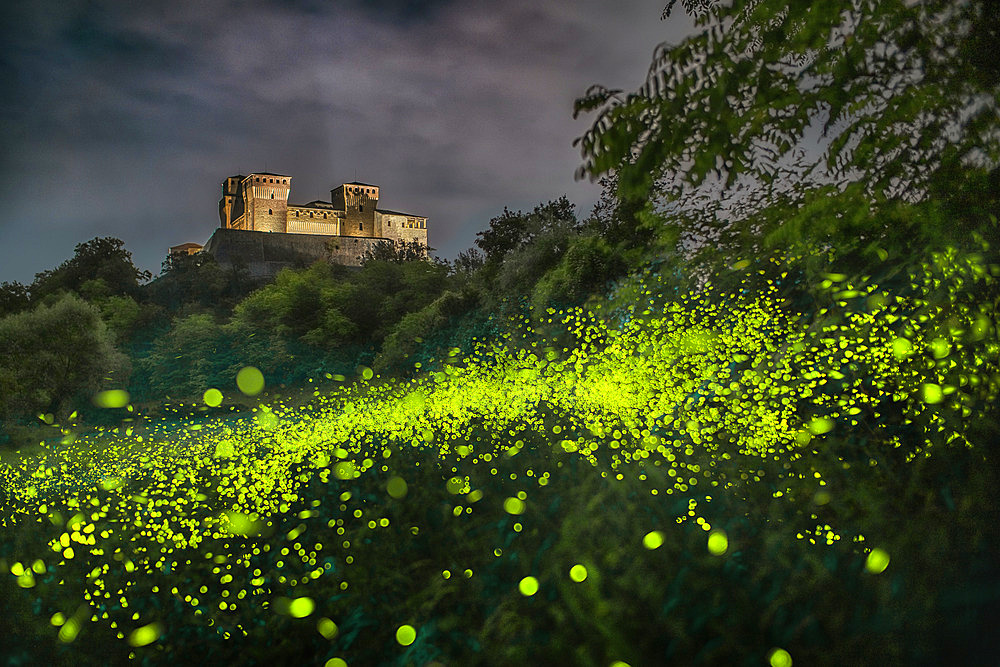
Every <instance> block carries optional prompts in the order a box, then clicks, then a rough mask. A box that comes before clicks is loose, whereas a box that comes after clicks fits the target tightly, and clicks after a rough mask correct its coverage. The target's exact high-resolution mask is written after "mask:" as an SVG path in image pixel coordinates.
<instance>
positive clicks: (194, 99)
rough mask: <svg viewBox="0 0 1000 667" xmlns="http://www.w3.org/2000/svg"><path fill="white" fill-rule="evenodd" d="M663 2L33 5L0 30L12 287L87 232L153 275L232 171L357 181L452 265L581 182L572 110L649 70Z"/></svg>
mask: <svg viewBox="0 0 1000 667" xmlns="http://www.w3.org/2000/svg"><path fill="white" fill-rule="evenodd" d="M662 9H663V0H625V1H623V2H608V1H606V0H558V1H554V2H542V1H540V0H509V1H508V0H488V1H481V0H461V1H449V0H410V1H408V0H354V1H343V0H270V1H267V0H255V1H254V2H244V1H242V0H198V1H197V2H196V1H192V0H183V1H179V2H148V1H145V0H140V1H137V0H120V1H102V0H90V1H88V0H42V1H37V0H36V1H33V0H25V1H23V2H17V3H13V4H12V5H11V6H7V7H5V10H4V14H5V16H4V20H3V22H2V26H0V58H2V61H0V65H2V71H3V72H4V77H3V83H0V86H2V87H3V89H4V90H3V94H2V95H0V133H2V137H0V139H2V142H3V143H2V145H3V149H2V152H0V169H2V172H3V173H2V174H0V201H2V204H3V205H2V206H0V281H5V280H19V281H22V282H30V281H31V280H32V278H33V276H34V274H35V273H36V272H38V271H41V270H44V269H48V268H52V267H54V266H56V265H58V264H59V263H60V262H62V261H63V260H65V259H67V258H69V257H71V256H72V254H73V248H74V246H75V245H76V244H77V243H81V242H83V241H87V240H89V239H91V238H94V237H95V236H116V237H119V238H121V239H123V240H124V241H125V244H126V247H128V248H129V249H130V250H131V251H132V253H133V256H134V258H135V261H136V263H137V264H138V265H139V266H140V267H141V268H143V269H147V270H150V271H152V272H153V273H154V275H155V274H156V273H158V272H159V269H160V263H161V262H162V260H163V258H164V257H165V255H166V250H167V247H168V246H171V245H175V244H179V243H183V242H186V241H195V242H198V243H204V242H205V241H206V240H207V239H208V237H209V236H210V235H211V234H212V231H213V230H214V229H215V228H216V227H218V224H219V219H218V200H219V196H220V183H221V181H222V179H223V178H225V177H226V176H229V175H233V174H236V173H243V174H245V173H248V172H251V171H260V170H264V169H265V166H266V168H267V169H268V170H269V171H272V172H278V173H282V174H288V175H290V176H292V177H293V179H294V180H293V181H292V193H291V197H290V200H291V201H292V202H293V203H304V202H307V201H311V200H314V199H329V196H330V189H331V188H332V187H335V186H336V185H339V184H340V183H343V182H346V181H352V180H355V179H357V180H360V181H364V182H369V183H375V184H378V185H380V186H381V188H382V199H381V201H380V207H382V208H389V209H395V210H402V211H407V212H412V213H416V214H420V215H426V216H428V233H429V237H430V244H431V245H432V246H433V247H435V248H437V249H438V253H437V254H438V255H439V256H442V257H446V258H449V259H450V258H454V257H455V255H457V253H458V252H459V251H461V250H464V249H466V248H468V247H470V246H471V245H472V243H473V241H474V239H475V235H476V232H478V231H481V230H482V229H485V228H486V227H487V226H488V223H489V219H490V218H491V217H493V216H495V215H497V214H499V213H500V212H502V211H503V208H504V206H508V207H510V208H511V209H530V208H532V207H533V206H534V205H536V204H538V203H540V202H544V201H548V200H550V199H556V198H558V197H559V196H561V195H563V194H565V195H567V196H568V197H569V198H570V200H571V201H573V202H575V203H576V204H577V212H578V214H584V215H585V214H587V213H589V212H590V209H591V207H592V206H593V204H594V202H595V201H596V200H597V197H598V195H599V188H598V187H597V186H596V185H594V184H591V183H589V182H587V181H582V182H577V181H575V180H574V178H573V174H574V170H575V169H576V167H577V166H578V164H579V162H580V155H579V152H578V150H577V149H576V148H574V147H573V145H572V142H573V139H574V138H576V137H577V136H579V135H580V134H582V133H583V132H584V131H585V130H586V129H587V127H588V126H589V125H588V123H589V121H588V120H587V119H586V118H583V119H578V120H576V121H574V120H573V118H572V108H573V101H574V99H576V98H577V97H579V96H581V95H582V94H583V92H584V91H585V90H586V89H587V87H588V86H589V85H591V84H594V83H601V84H605V85H609V86H614V87H622V88H625V89H627V90H633V89H635V88H636V87H637V86H638V85H639V84H640V83H641V82H642V80H643V78H644V75H645V72H646V70H647V68H648V66H649V61H650V57H651V55H652V52H653V49H654V47H655V46H656V44H657V43H659V42H661V41H664V40H671V41H678V40H679V39H680V38H681V37H682V36H683V34H684V33H685V32H687V31H689V30H690V21H689V19H688V18H687V17H686V16H685V15H684V14H683V12H681V11H678V12H675V15H674V16H673V17H672V18H671V19H669V20H667V21H660V20H659V17H660V12H661V11H662Z"/></svg>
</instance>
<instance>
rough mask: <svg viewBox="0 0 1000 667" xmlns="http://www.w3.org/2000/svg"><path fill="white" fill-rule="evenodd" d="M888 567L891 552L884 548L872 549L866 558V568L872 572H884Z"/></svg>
mask: <svg viewBox="0 0 1000 667" xmlns="http://www.w3.org/2000/svg"><path fill="white" fill-rule="evenodd" d="M887 567H889V553H888V552H887V551H885V550H884V549H879V548H875V549H872V551H871V553H870V554H868V558H867V559H865V569H866V570H868V571H869V572H871V573H872V574H882V573H883V572H885V569H886V568H887Z"/></svg>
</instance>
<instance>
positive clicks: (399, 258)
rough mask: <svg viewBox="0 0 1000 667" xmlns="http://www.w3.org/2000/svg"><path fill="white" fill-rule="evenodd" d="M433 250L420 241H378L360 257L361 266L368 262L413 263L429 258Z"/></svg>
mask: <svg viewBox="0 0 1000 667" xmlns="http://www.w3.org/2000/svg"><path fill="white" fill-rule="evenodd" d="M434 250H435V248H432V247H430V246H429V245H427V244H426V243H421V242H420V241H402V242H397V241H389V240H385V241H379V242H378V243H373V244H372V246H371V247H370V248H369V249H368V250H366V251H365V253H364V255H362V256H361V264H362V265H364V264H366V263H368V262H396V263H401V262H415V261H418V260H426V259H429V258H430V254H431V253H432V252H434Z"/></svg>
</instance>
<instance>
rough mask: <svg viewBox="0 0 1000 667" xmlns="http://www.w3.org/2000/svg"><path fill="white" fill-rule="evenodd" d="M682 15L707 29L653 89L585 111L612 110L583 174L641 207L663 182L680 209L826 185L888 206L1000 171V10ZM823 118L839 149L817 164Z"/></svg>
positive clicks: (977, 5)
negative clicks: (709, 194)
mask: <svg viewBox="0 0 1000 667" xmlns="http://www.w3.org/2000/svg"><path fill="white" fill-rule="evenodd" d="M675 4H676V3H675V1H672V2H670V3H669V4H668V5H667V7H666V9H665V15H666V14H669V10H670V9H671V8H672V7H673V6H674V5H675ZM682 4H683V5H684V7H685V9H687V10H688V11H689V12H691V13H693V14H695V16H696V17H697V18H696V23H697V25H699V26H700V27H701V28H702V31H701V32H700V33H699V34H697V35H694V36H692V37H690V38H688V39H686V40H684V41H683V42H682V43H681V44H679V45H676V46H672V45H669V44H661V45H660V46H658V47H657V49H656V51H655V53H654V56H653V62H652V64H651V66H650V70H649V74H648V75H647V79H646V83H645V84H644V85H643V86H642V87H641V88H640V89H639V90H638V91H636V92H635V93H631V94H629V95H625V96H622V94H621V93H622V91H620V90H610V89H608V88H605V87H603V86H592V87H591V88H590V89H589V90H588V91H587V92H586V94H585V95H584V96H583V97H582V98H580V99H578V100H577V101H576V104H575V109H574V115H575V116H576V115H579V114H580V113H584V112H596V113H597V116H596V118H595V120H594V123H593V125H592V127H591V128H590V129H589V130H588V131H587V132H586V133H585V134H584V135H583V136H582V137H580V138H578V139H577V145H579V146H580V147H581V152H582V155H583V158H584V163H583V165H582V166H581V167H580V169H579V171H578V176H583V175H589V176H590V177H591V178H596V177H599V176H600V175H602V174H605V173H608V172H611V171H617V172H618V173H619V175H620V177H621V181H622V182H621V190H622V192H623V194H625V196H626V197H627V198H630V199H635V200H639V201H644V200H645V199H646V198H648V196H649V193H650V192H651V191H652V190H653V189H654V184H655V183H658V182H659V183H660V186H659V187H664V188H665V189H666V190H667V191H668V192H669V194H670V196H671V197H672V198H674V199H677V198H680V197H681V195H682V194H684V193H685V192H689V191H690V188H693V187H696V186H699V185H701V184H703V183H705V182H706V179H708V178H709V177H710V176H713V177H714V178H716V179H718V181H719V183H720V184H722V186H723V187H724V188H725V189H732V188H734V187H735V186H738V185H739V179H740V178H741V177H750V178H751V179H752V180H755V181H757V182H759V183H762V184H763V185H764V186H765V194H766V193H767V192H769V189H770V188H771V187H773V186H774V185H775V184H777V183H779V182H780V181H781V180H782V179H796V180H798V181H801V180H802V179H806V178H811V177H817V178H818V179H820V180H821V181H824V182H826V183H838V184H840V185H846V184H847V183H848V182H856V183H862V184H864V189H865V193H866V195H867V196H868V197H869V198H870V199H872V200H875V201H876V202H877V201H878V200H880V199H884V198H887V197H894V196H905V197H908V198H910V199H911V200H915V199H920V198H922V197H923V196H925V195H926V194H927V192H928V187H929V184H931V183H937V184H938V187H939V188H940V183H941V178H943V177H947V176H949V175H951V176H954V175H955V174H957V173H960V172H964V171H966V170H967V169H968V168H970V167H978V168H980V169H982V170H985V171H986V172H989V171H990V170H992V169H994V168H995V167H996V165H997V163H998V161H1000V132H998V123H997V116H998V108H1000V95H998V92H1000V88H998V87H1000V68H998V67H997V65H996V60H995V58H994V56H995V53H996V52H997V47H998V46H1000V37H998V34H1000V33H998V30H997V28H996V25H997V21H996V18H997V13H998V10H997V9H996V6H995V3H991V2H988V1H987V0H967V1H954V0H951V1H949V0H929V1H925V2H918V3H913V2H904V0H890V1H888V2H874V1H872V0H848V1H845V2H843V3H832V2H826V3H805V2H802V3H794V2H787V0H732V1H731V2H724V3H720V2H703V1H697V0H695V1H691V2H688V1H685V2H683V3H682ZM819 121H822V131H823V133H824V136H826V137H827V138H828V139H829V143H828V146H827V148H826V150H825V151H824V152H823V154H821V155H819V156H818V157H815V158H810V157H809V156H808V155H806V154H805V153H802V152H800V144H801V141H802V139H803V137H804V136H805V135H806V133H807V130H808V128H809V127H810V125H812V124H814V123H816V122H819ZM936 177H939V178H936ZM670 178H673V179H674V180H673V181H672V182H669V183H665V184H664V180H665V179H670ZM946 189H947V188H946ZM762 199H763V200H765V201H766V200H767V199H768V198H767V197H766V196H765V197H763V198H762ZM799 201H801V197H799ZM993 208H994V210H995V208H996V207H995V206H994V207H993ZM955 231H956V232H957V233H956V235H959V234H961V233H962V232H963V231H967V230H955Z"/></svg>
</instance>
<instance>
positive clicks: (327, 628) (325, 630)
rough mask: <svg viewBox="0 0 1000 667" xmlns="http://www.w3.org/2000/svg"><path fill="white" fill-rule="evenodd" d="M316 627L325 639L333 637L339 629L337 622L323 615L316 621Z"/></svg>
mask: <svg viewBox="0 0 1000 667" xmlns="http://www.w3.org/2000/svg"><path fill="white" fill-rule="evenodd" d="M316 629H317V630H319V633H320V634H321V635H323V637H324V638H326V639H333V638H334V637H336V636H337V632H338V631H339V629H338V628H337V624H336V623H334V622H333V621H332V620H330V619H329V618H326V617H323V618H321V619H319V621H317V622H316Z"/></svg>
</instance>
